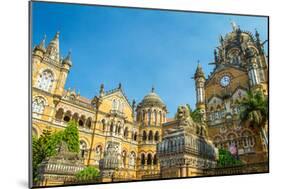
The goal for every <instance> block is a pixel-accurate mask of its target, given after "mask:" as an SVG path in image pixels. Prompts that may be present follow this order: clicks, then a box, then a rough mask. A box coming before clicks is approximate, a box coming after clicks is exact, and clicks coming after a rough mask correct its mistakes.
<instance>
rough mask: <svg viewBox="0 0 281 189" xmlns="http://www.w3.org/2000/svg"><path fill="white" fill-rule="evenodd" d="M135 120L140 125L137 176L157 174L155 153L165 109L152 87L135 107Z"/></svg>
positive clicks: (158, 168)
mask: <svg viewBox="0 0 281 189" xmlns="http://www.w3.org/2000/svg"><path fill="white" fill-rule="evenodd" d="M136 112H137V116H136V121H137V122H138V123H139V125H140V129H139V130H140V140H139V150H138V152H139V153H138V155H139V157H138V159H139V160H138V162H137V163H138V173H137V175H138V178H141V177H142V176H143V175H146V174H147V173H148V172H150V173H151V174H158V173H159V171H160V165H159V161H158V157H157V155H156V145H157V143H159V142H160V141H161V140H162V124H163V123H165V122H166V114H167V109H166V105H165V104H164V102H163V101H162V99H161V98H160V97H159V96H158V94H157V93H156V92H155V89H154V87H152V89H151V92H150V93H148V94H147V95H146V96H145V97H144V98H143V100H142V101H141V102H140V103H139V104H138V105H137V107H136Z"/></svg>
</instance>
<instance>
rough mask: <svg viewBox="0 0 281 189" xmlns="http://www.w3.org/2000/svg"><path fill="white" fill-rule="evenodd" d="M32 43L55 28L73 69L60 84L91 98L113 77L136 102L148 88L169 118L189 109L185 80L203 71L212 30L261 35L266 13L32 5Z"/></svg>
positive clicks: (190, 86)
mask: <svg viewBox="0 0 281 189" xmlns="http://www.w3.org/2000/svg"><path fill="white" fill-rule="evenodd" d="M32 16H33V19H32V24H33V28H32V32H33V33H32V36H33V38H32V40H33V41H32V45H33V46H34V45H35V44H38V43H39V42H40V41H41V39H42V38H43V36H44V34H46V35H47V43H48V42H49V41H50V40H51V39H52V38H53V36H54V35H55V33H56V31H60V52H61V55H62V56H66V54H67V52H68V50H69V49H71V51H72V61H73V67H72V68H71V71H70V73H69V76H68V79H67V82H66V88H75V89H76V90H77V91H80V94H81V95H82V96H85V97H88V98H92V97H94V96H95V95H97V94H98V91H99V86H100V84H101V83H104V85H105V90H110V89H113V88H116V87H117V86H118V83H119V82H121V83H122V86H123V89H124V91H125V93H126V95H127V97H128V98H129V100H130V101H132V100H133V99H135V100H136V101H137V102H140V101H141V100H142V98H143V97H144V96H145V95H146V94H147V93H148V92H149V91H150V90H151V87H152V85H153V86H154V87H155V90H156V92H157V93H158V94H159V95H160V96H161V98H162V99H163V101H164V102H165V103H166V105H167V107H168V111H169V112H170V113H169V115H168V116H169V117H173V116H174V113H175V112H176V109H177V106H178V105H181V104H186V103H188V104H190V105H191V106H192V107H194V105H195V102H196V99H195V88H194V81H193V79H191V77H192V76H193V75H194V72H195V69H196V66H197V61H198V60H200V63H201V65H202V67H203V69H204V71H205V74H206V75H208V73H209V72H210V71H212V69H213V66H211V65H208V63H209V62H212V61H213V59H214V58H213V51H214V48H215V47H217V46H218V45H219V40H218V39H219V35H223V36H224V35H225V34H226V33H228V32H230V31H231V30H232V28H231V25H230V22H231V21H235V22H236V24H237V25H239V26H240V28H241V29H242V30H247V31H251V32H253V33H254V31H255V28H256V29H257V30H258V31H259V33H260V38H261V39H262V40H266V39H267V32H268V31H267V18H265V17H250V16H235V15H221V14H202V13H192V12H171V11H160V10H143V9H129V8H112V7H97V6H82V5H71V4H54V3H50V4H49V3H42V2H33V8H32Z"/></svg>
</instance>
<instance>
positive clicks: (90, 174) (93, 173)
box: [75, 166, 100, 181]
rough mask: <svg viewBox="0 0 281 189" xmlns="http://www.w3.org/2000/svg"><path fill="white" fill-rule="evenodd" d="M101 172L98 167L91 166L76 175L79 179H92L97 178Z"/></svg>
mask: <svg viewBox="0 0 281 189" xmlns="http://www.w3.org/2000/svg"><path fill="white" fill-rule="evenodd" d="M99 174H100V171H99V170H98V169H97V168H95V167H91V166H89V167H86V168H85V169H83V170H82V171H80V172H78V173H77V174H76V175H75V177H76V179H77V180H78V181H90V180H95V179H96V178H97V177H98V176H99Z"/></svg>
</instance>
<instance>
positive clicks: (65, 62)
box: [62, 51, 72, 70]
mask: <svg viewBox="0 0 281 189" xmlns="http://www.w3.org/2000/svg"><path fill="white" fill-rule="evenodd" d="M62 65H63V67H64V68H65V69H67V70H69V69H70V68H71V67H72V61H71V51H69V52H68V54H67V56H66V57H65V58H64V59H63V60H62Z"/></svg>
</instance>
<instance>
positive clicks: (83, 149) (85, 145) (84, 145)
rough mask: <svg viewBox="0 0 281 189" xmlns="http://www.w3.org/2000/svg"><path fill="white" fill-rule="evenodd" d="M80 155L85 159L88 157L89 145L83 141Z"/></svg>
mask: <svg viewBox="0 0 281 189" xmlns="http://www.w3.org/2000/svg"><path fill="white" fill-rule="evenodd" d="M80 153H81V157H82V158H85V157H86V153H87V144H86V142H85V141H83V140H81V141H80Z"/></svg>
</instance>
